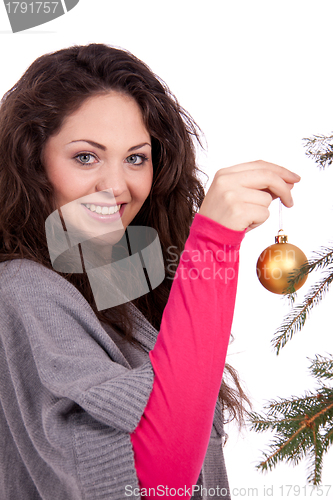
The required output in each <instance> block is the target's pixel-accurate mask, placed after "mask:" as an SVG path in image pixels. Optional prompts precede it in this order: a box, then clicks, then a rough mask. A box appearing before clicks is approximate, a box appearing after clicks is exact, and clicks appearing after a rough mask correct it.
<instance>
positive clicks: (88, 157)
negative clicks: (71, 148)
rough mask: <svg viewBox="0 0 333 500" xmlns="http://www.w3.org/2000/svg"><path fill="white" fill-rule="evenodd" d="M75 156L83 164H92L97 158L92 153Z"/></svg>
mask: <svg viewBox="0 0 333 500" xmlns="http://www.w3.org/2000/svg"><path fill="white" fill-rule="evenodd" d="M75 158H76V159H77V160H78V161H79V162H80V163H81V164H82V165H92V164H93V163H94V162H95V160H96V158H95V157H94V156H93V155H92V154H90V153H81V154H79V155H76V156H75Z"/></svg>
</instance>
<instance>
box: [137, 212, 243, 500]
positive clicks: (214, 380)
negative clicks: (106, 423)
mask: <svg viewBox="0 0 333 500" xmlns="http://www.w3.org/2000/svg"><path fill="white" fill-rule="evenodd" d="M244 234H245V231H243V232H240V231H233V230H231V229H228V228H226V227H224V226H222V225H221V224H218V223H217V222H215V221H213V220H211V219H209V218H208V217H205V216H203V215H201V214H196V215H195V217H194V220H193V223H192V226H191V230H190V235H189V238H188V239H187V242H186V245H185V249H184V252H183V253H182V256H181V259H180V263H179V266H178V268H177V273H176V275H175V278H174V280H173V284H172V287H171V291H170V296H169V300H168V302H167V305H166V307H165V310H164V313H163V316H162V322H161V328H160V332H159V334H158V337H157V341H156V344H155V347H154V349H153V350H152V351H151V352H150V354H149V355H150V359H151V362H152V365H153V369H154V373H155V379H154V385H153V390H152V392H151V395H150V398H149V401H148V404H147V406H146V409H145V412H144V414H143V416H142V418H141V420H140V422H139V425H138V426H137V428H136V429H135V431H134V432H133V434H132V435H131V441H132V444H133V449H134V457H135V466H136V470H137V475H138V478H139V483H140V487H141V488H147V489H148V488H154V487H155V488H157V486H158V485H163V486H164V487H165V486H168V487H169V488H176V489H177V488H184V486H185V485H195V484H196V482H197V480H198V477H199V474H200V470H201V468H202V465H203V461H204V458H205V454H206V451H207V447H208V442H209V437H210V433H211V428H212V424H213V418H214V411H215V405H216V401H217V397H218V393H219V389H220V386H221V381H222V375H223V369H224V364H225V358H226V353H227V348H228V343H229V337H230V330H231V324H232V318H233V311H234V305H235V298H236V287H237V277H238V263H239V255H238V254H239V252H238V251H239V245H240V243H241V241H242V239H243V237H244ZM149 498H154V497H152V496H150V497H149ZM183 498H190V497H189V496H184V497H183Z"/></svg>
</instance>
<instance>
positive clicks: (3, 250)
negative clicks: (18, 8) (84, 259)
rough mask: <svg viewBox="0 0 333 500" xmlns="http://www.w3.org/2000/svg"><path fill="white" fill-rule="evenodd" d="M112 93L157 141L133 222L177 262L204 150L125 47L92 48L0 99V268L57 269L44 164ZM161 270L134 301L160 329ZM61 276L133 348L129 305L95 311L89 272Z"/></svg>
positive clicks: (231, 391)
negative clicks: (73, 125) (62, 135)
mask: <svg viewBox="0 0 333 500" xmlns="http://www.w3.org/2000/svg"><path fill="white" fill-rule="evenodd" d="M110 90H113V91H119V92H121V93H125V94H127V95H129V96H131V97H132V98H134V99H135V101H136V102H137V103H138V105H139V107H140V109H141V111H142V116H143V120H144V124H145V126H146V128H147V130H148V132H149V133H150V136H151V140H152V159H153V169H154V174H153V184H152V189H151V192H150V195H149V197H148V198H147V199H146V201H145V203H144V205H143V206H142V208H141V210H140V212H139V213H138V214H137V216H136V217H135V219H134V220H133V221H132V223H131V225H141V226H149V227H152V228H154V229H155V230H156V231H157V232H158V235H159V239H160V242H161V247H162V252H163V256H164V258H165V259H166V257H167V255H166V252H167V249H168V248H170V247H171V246H172V247H173V248H175V250H174V251H175V253H177V256H178V260H179V257H180V254H181V252H182V250H183V249H184V245H185V242H186V239H187V238H188V235H189V228H190V225H191V222H192V220H193V217H194V214H195V213H196V212H197V211H198V209H199V208H200V205H201V203H202V201H203V199H204V196H205V193H204V187H203V185H202V181H200V179H199V172H200V170H199V169H198V167H197V166H196V162H195V144H198V145H199V146H200V147H202V145H201V142H200V134H201V131H200V129H199V127H198V126H197V124H196V123H195V121H194V120H193V119H192V117H191V116H190V115H189V114H188V113H187V112H186V111H185V110H184V109H183V108H182V107H181V106H180V105H179V103H178V101H177V99H176V98H175V96H174V95H173V94H172V93H171V91H170V90H169V88H168V87H167V85H166V84H165V83H164V82H163V81H162V80H160V79H159V78H158V77H157V76H156V75H155V74H154V73H153V72H152V71H151V70H150V68H149V67H148V66H147V65H145V64H144V63H143V62H142V61H140V60H139V59H138V58H136V57H135V56H134V55H132V54H131V53H129V52H127V51H125V50H120V49H116V48H113V47H110V46H107V45H104V44H89V45H84V46H73V47H69V48H66V49H62V50H59V51H56V52H53V53H50V54H46V55H43V56H41V57H39V58H38V59H37V60H36V61H34V62H33V63H32V64H31V66H30V67H29V68H28V69H27V71H26V72H25V73H24V74H23V76H22V77H21V78H20V80H19V81H18V82H17V83H16V85H14V86H13V88H12V89H10V90H9V91H8V92H7V93H6V94H5V95H4V97H3V99H2V101H1V108H0V159H1V160H0V212H1V218H0V262H4V261H8V260H12V259H30V260H33V261H35V262H38V263H40V264H42V265H43V266H45V267H47V268H49V269H53V268H52V265H51V261H50V257H49V252H48V247H47V241H46V235H45V220H46V219H47V217H48V216H49V215H50V214H51V213H52V212H53V211H54V210H55V209H56V202H55V196H54V190H53V187H52V185H51V183H50V181H49V180H48V178H47V175H46V172H45V169H44V166H43V162H42V153H43V148H44V146H45V143H46V141H47V140H48V138H49V137H51V136H52V135H54V134H56V133H57V131H59V129H60V128H61V126H62V124H63V122H64V120H65V118H66V117H68V116H69V115H70V114H72V113H73V112H74V111H76V110H77V109H78V108H79V107H80V106H81V105H82V104H83V102H84V101H85V100H86V99H87V98H88V97H91V96H94V95H100V94H105V93H107V92H109V91H110ZM170 214H172V217H170V216H169V215H170ZM165 272H166V279H164V281H163V282H162V283H161V284H160V285H159V286H158V287H157V288H155V289H154V290H153V291H151V292H150V293H149V294H147V295H144V296H142V297H140V298H138V299H136V300H135V301H133V303H134V304H135V305H136V306H137V307H138V308H139V309H140V310H141V312H142V313H143V314H144V315H145V316H146V318H147V319H148V321H149V322H150V323H151V324H152V325H153V326H154V327H155V328H156V329H159V326H160V322H161V317H162V314H163V310H164V307H165V305H166V302H167V300H168V296H169V292H170V288H171V284H172V279H171V275H170V271H169V270H168V268H167V266H166V268H165ZM59 274H60V273H59ZM61 275H62V276H64V277H65V278H66V279H67V280H68V281H69V282H71V283H72V284H73V285H74V286H75V287H76V288H77V289H78V290H79V291H80V292H81V293H82V295H83V296H84V297H85V298H86V300H87V301H88V302H89V304H90V305H91V307H92V309H93V310H94V312H95V314H96V316H97V317H98V319H99V320H100V321H102V322H104V323H106V324H108V325H110V326H111V327H112V328H113V329H115V330H116V331H117V332H119V333H120V334H121V335H122V336H123V337H124V339H126V340H127V341H129V342H132V343H135V341H134V338H133V336H132V322H131V316H130V315H129V314H128V308H127V306H126V304H124V305H121V306H117V307H113V308H111V309H108V310H103V311H98V309H97V307H96V304H95V301H94V297H93V294H92V290H91V287H90V284H89V281H88V279H87V276H86V275H85V274H73V273H72V274H64V273H62V274H61ZM168 278H169V279H168ZM225 373H228V374H229V375H231V378H232V380H233V382H234V386H235V387H231V386H229V385H228V384H227V383H226V382H225V381H224V380H223V382H222V386H221V391H220V398H221V400H222V403H223V407H224V408H225V409H227V410H229V414H230V416H231V418H234V417H236V418H238V420H239V421H240V422H241V421H243V418H244V411H245V410H244V405H243V402H244V401H247V402H249V401H248V399H247V397H246V395H245V394H244V392H243V390H242V389H241V387H240V384H239V381H238V376H237V373H236V372H235V370H234V369H233V368H232V367H230V366H229V365H226V371H225Z"/></svg>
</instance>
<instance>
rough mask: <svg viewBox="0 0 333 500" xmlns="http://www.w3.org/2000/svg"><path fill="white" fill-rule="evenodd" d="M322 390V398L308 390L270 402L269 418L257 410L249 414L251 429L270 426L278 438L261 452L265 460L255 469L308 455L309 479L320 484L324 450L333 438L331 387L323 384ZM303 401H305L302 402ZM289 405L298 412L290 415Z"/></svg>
mask: <svg viewBox="0 0 333 500" xmlns="http://www.w3.org/2000/svg"><path fill="white" fill-rule="evenodd" d="M325 393H326V396H327V397H325V398H322V397H318V394H310V395H307V396H306V397H303V398H298V399H292V400H289V401H288V400H285V401H282V402H280V403H278V404H277V403H276V402H271V403H270V404H269V406H268V415H270V418H265V417H262V416H261V415H258V414H256V413H251V414H250V417H249V418H250V422H251V425H252V429H253V430H255V431H256V432H262V431H265V430H268V429H271V430H275V431H276V432H277V438H276V440H275V442H273V444H272V445H271V450H272V452H271V453H270V454H267V453H264V457H265V460H262V461H261V462H260V464H259V465H257V469H261V470H262V471H264V470H268V469H272V468H273V467H275V466H276V464H277V463H278V462H279V461H282V460H286V461H287V462H292V463H293V464H294V465H296V464H297V463H299V461H300V460H301V459H302V458H305V457H307V458H309V459H310V465H309V475H308V478H307V479H308V482H309V483H312V484H320V481H321V474H322V463H323V454H324V453H325V452H326V451H327V449H328V448H329V446H330V445H331V444H332V441H333V427H332V418H333V390H332V389H328V388H325ZM311 401H312V404H311V405H310V404H309V403H310V402H311ZM304 402H306V403H307V404H306V405H304V404H303V403H304ZM277 408H279V409H280V410H281V413H280V414H277V411H276V410H277ZM291 409H292V411H291V412H292V414H293V415H297V416H294V417H290V410H291ZM272 414H274V415H275V414H276V416H275V418H271V415H272ZM327 425H329V428H328V430H327V432H326V434H324V435H322V431H323V430H325V429H326V427H327Z"/></svg>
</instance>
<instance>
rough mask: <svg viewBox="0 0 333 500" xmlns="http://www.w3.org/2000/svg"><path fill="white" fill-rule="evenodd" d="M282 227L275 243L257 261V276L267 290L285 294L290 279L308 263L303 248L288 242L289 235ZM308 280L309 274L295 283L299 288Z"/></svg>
mask: <svg viewBox="0 0 333 500" xmlns="http://www.w3.org/2000/svg"><path fill="white" fill-rule="evenodd" d="M279 233H283V230H282V229H280V230H279V232H278V234H277V236H275V244H274V245H271V246H269V247H267V248H266V249H265V250H264V251H263V252H262V253H261V254H260V256H259V258H258V261H257V276H258V279H259V281H260V283H261V284H262V286H264V287H265V288H266V289H267V290H269V291H270V292H273V293H279V294H283V293H285V291H286V289H287V288H288V287H289V285H290V283H288V279H289V280H290V275H291V274H292V273H293V272H295V271H296V270H297V269H299V268H300V267H302V266H303V265H304V264H306V263H307V262H308V261H307V258H306V256H305V254H304V253H303V252H302V250H301V249H300V248H298V247H296V246H295V245H291V244H290V243H288V236H287V235H285V234H279ZM306 280H307V275H305V276H304V277H302V278H301V279H300V280H299V281H298V283H296V284H295V285H294V289H295V290H299V289H300V288H301V286H303V285H304V283H305V282H306Z"/></svg>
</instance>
